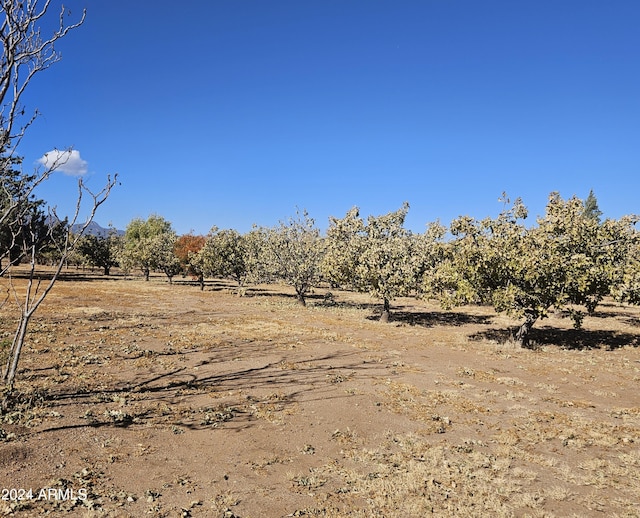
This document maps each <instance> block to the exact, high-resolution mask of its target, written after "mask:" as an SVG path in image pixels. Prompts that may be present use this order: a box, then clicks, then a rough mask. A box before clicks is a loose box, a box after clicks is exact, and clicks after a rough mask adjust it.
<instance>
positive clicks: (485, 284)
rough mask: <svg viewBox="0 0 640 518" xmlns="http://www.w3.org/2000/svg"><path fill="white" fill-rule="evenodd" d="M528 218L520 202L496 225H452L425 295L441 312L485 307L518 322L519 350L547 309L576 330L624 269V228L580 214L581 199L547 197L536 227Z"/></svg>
mask: <svg viewBox="0 0 640 518" xmlns="http://www.w3.org/2000/svg"><path fill="white" fill-rule="evenodd" d="M505 202H506V203H508V200H506V198H505ZM526 216H527V210H526V208H525V207H524V205H523V204H522V202H521V200H519V199H518V200H516V202H515V203H514V204H513V205H508V204H506V205H505V210H504V211H503V212H502V213H501V214H500V215H499V216H498V217H497V218H486V219H484V220H482V221H477V220H474V219H472V218H468V217H461V218H458V219H457V220H455V221H454V222H452V224H451V233H452V235H453V236H454V240H453V241H452V242H451V243H450V246H449V248H448V250H447V254H446V260H444V261H443V262H442V263H441V266H440V267H439V268H438V272H437V274H436V275H434V276H433V277H432V278H431V279H430V281H429V283H428V286H427V288H426V289H428V290H429V291H431V293H438V294H439V295H440V297H441V300H442V301H443V304H444V305H445V306H450V305H454V304H463V303H468V302H479V303H489V304H492V305H493V307H494V308H495V309H496V311H498V312H505V313H507V314H508V315H511V316H514V317H516V318H523V319H524V321H523V323H522V324H521V326H520V327H519V329H518V331H517V333H516V336H515V338H516V340H517V341H518V342H519V343H520V344H521V345H522V346H523V347H527V346H528V345H529V340H530V335H529V332H530V330H531V328H532V327H533V325H534V324H535V322H536V321H537V320H539V319H542V318H546V317H547V316H548V313H549V310H550V309H551V308H555V309H566V310H567V313H568V314H569V315H570V316H571V318H572V319H573V321H574V326H575V327H576V328H579V327H580V326H581V324H582V320H583V318H584V316H585V314H591V313H593V311H594V310H595V308H596V307H597V305H598V304H599V303H600V301H601V300H602V298H603V297H605V296H607V295H610V294H613V293H614V292H615V290H616V288H617V287H618V286H619V285H620V284H621V282H622V280H623V278H624V275H625V271H626V270H627V263H628V253H627V251H626V248H625V247H624V246H620V243H621V242H626V241H627V239H628V234H629V232H630V228H629V222H628V221H626V220H625V221H619V222H616V221H607V222H605V223H604V224H602V225H601V224H598V222H597V221H596V220H595V219H593V218H591V217H587V216H586V215H585V213H584V204H583V202H582V201H581V200H580V199H578V198H575V197H574V198H571V199H569V200H566V201H565V200H563V199H562V198H561V197H560V196H559V195H558V194H557V193H552V194H551V195H550V197H549V202H548V204H547V207H546V211H545V214H544V216H542V217H540V218H538V221H537V226H534V227H530V228H529V227H526V226H525V225H524V224H523V223H522V220H523V219H524V218H526Z"/></svg>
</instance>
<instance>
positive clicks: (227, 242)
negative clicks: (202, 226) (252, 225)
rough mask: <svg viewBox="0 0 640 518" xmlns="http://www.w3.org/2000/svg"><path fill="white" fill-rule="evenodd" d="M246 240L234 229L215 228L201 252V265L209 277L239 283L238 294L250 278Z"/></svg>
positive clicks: (240, 293)
mask: <svg viewBox="0 0 640 518" xmlns="http://www.w3.org/2000/svg"><path fill="white" fill-rule="evenodd" d="M245 245H246V240H245V238H244V236H243V235H241V234H240V233H239V232H237V231H236V230H233V229H229V230H219V229H218V228H217V227H213V228H212V229H211V232H210V233H209V236H208V237H207V241H206V243H205V245H204V247H203V249H202V251H201V264H202V269H203V271H204V272H205V274H206V275H207V276H209V277H221V278H230V279H233V280H234V281H235V282H237V283H238V294H239V295H242V290H243V287H244V285H245V283H246V281H247V277H248V276H249V273H250V272H249V268H248V264H247V250H246V246H245Z"/></svg>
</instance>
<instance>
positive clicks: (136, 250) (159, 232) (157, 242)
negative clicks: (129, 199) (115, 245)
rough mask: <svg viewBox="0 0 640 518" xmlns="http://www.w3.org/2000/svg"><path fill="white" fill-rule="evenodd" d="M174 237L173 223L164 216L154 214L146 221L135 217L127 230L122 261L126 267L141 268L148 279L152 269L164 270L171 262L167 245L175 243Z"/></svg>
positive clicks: (146, 279) (145, 278)
mask: <svg viewBox="0 0 640 518" xmlns="http://www.w3.org/2000/svg"><path fill="white" fill-rule="evenodd" d="M174 238H175V232H174V231H173V229H172V228H171V223H170V222H169V221H167V220H166V219H164V218H163V217H162V216H158V215H156V214H152V215H151V216H149V218H147V220H146V221H145V220H143V219H140V218H135V219H133V220H131V222H130V223H129V225H127V229H126V230H125V234H124V248H123V251H122V256H121V262H122V263H123V266H125V268H126V269H130V268H132V267H134V268H140V270H142V273H143V274H144V280H145V281H148V280H149V274H150V272H151V271H152V270H156V269H160V270H162V269H163V268H164V266H165V264H167V261H169V262H170V259H171V257H170V255H169V254H168V253H167V245H168V242H172V243H175V239H174Z"/></svg>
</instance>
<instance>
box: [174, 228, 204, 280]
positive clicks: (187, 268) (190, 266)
mask: <svg viewBox="0 0 640 518" xmlns="http://www.w3.org/2000/svg"><path fill="white" fill-rule="evenodd" d="M205 242H206V237H205V236H199V235H198V236H196V235H194V234H192V233H189V234H184V235H182V236H180V237H179V238H178V239H177V241H176V243H175V246H174V253H175V255H176V257H177V258H178V261H179V262H180V268H181V271H182V273H183V275H190V276H191V277H195V278H196V279H198V283H199V284H200V289H204V274H203V272H202V269H201V268H200V267H199V266H198V264H197V260H196V258H197V256H198V253H199V252H200V250H202V247H203V246H204V244H205Z"/></svg>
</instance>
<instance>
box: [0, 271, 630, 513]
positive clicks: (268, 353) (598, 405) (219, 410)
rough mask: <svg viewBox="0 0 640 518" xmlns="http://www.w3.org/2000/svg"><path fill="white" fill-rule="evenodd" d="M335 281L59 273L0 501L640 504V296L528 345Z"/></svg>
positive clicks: (294, 506)
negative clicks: (384, 318)
mask: <svg viewBox="0 0 640 518" xmlns="http://www.w3.org/2000/svg"><path fill="white" fill-rule="evenodd" d="M4 282H5V284H6V283H7V280H6V279H5V280H4ZM15 282H16V283H17V285H18V291H20V283H21V282H22V281H20V280H19V279H18V280H16V281H15ZM325 293H326V290H318V291H317V293H316V294H315V295H314V296H312V297H311V298H310V300H309V302H308V306H307V307H306V308H305V307H301V306H299V305H298V304H297V303H296V301H295V298H294V296H293V292H292V291H291V290H290V289H289V288H287V287H280V286H275V287H274V286H260V287H257V288H254V289H250V290H249V293H248V295H247V296H245V297H238V296H236V295H235V294H234V293H233V290H232V287H231V285H229V284H227V283H224V282H215V283H211V284H209V285H207V287H206V289H205V291H203V292H201V291H200V290H199V289H198V288H197V287H195V286H191V285H189V283H188V282H186V281H183V282H180V283H176V284H174V285H172V286H170V285H168V284H167V283H166V282H164V280H163V279H162V278H161V277H153V278H152V280H151V281H150V282H144V281H143V280H140V279H124V278H123V277H121V276H115V277H112V278H108V277H103V276H100V275H97V274H78V273H74V272H70V273H67V274H65V278H64V279H62V280H61V281H59V282H58V284H57V285H56V287H55V288H54V290H53V292H52V293H51V295H50V297H49V298H48V299H47V301H46V302H45V303H44V305H43V307H42V308H41V310H40V311H39V312H38V314H37V316H36V317H35V319H34V321H33V323H32V325H31V327H30V332H29V334H28V339H27V343H26V347H25V350H24V353H23V357H22V360H21V370H20V372H19V374H18V381H17V385H16V394H15V395H13V396H12V397H11V398H10V399H6V400H5V403H7V404H8V407H7V409H6V410H5V411H4V412H3V413H2V415H0V488H4V489H6V490H9V489H16V490H18V489H25V490H28V489H31V490H32V491H33V493H32V498H25V499H22V500H18V501H16V500H15V499H13V498H12V496H15V495H16V494H17V493H16V492H13V493H11V492H10V491H3V495H2V496H3V497H6V498H5V499H4V500H0V516H25V517H27V516H40V515H48V516H91V517H93V516H96V517H97V516H110V517H116V516H117V517H129V516H131V517H140V516H157V517H161V516H162V517H164V516H168V517H188V516H202V517H227V518H232V517H238V518H249V517H254V518H259V517H285V516H326V517H340V516H353V517H370V516H371V517H376V516H379V517H403V518H404V517H421V516H427V515H430V514H433V515H436V516H455V517H465V516H469V517H478V516H495V517H500V516H538V517H542V516H545V517H553V516H579V517H587V516H607V517H612V516H640V511H639V509H640V449H639V446H640V391H639V390H638V383H639V381H640V349H639V348H638V343H639V340H640V311H639V310H638V309H636V308H631V307H628V306H623V305H619V304H615V303H613V302H610V301H609V302H607V303H605V304H603V305H602V306H601V307H600V308H599V310H598V312H597V313H596V315H594V316H593V317H590V318H587V319H586V320H585V324H584V329H583V330H582V331H574V330H572V329H571V327H570V322H569V321H568V320H565V319H562V318H560V316H552V317H551V318H549V319H547V320H544V321H542V322H539V323H537V324H536V327H535V328H534V331H533V334H534V336H533V339H534V340H535V341H536V343H537V346H536V348H535V350H523V349H520V348H518V347H516V346H515V345H514V344H513V343H512V342H511V341H509V332H508V330H509V329H510V328H511V327H513V326H514V325H516V324H517V322H514V321H511V320H509V319H507V318H505V317H503V316H499V315H496V314H495V313H494V312H493V311H492V310H491V308H485V307H464V308H460V309H457V310H455V311H443V310H441V309H440V308H439V307H438V306H436V305H433V304H429V303H426V302H420V301H415V300H413V299H400V300H397V301H395V302H394V305H393V307H392V310H394V313H393V314H392V319H391V321H390V322H389V323H386V324H385V323H380V322H378V321H376V316H377V315H378V314H379V311H380V308H379V306H378V304H377V302H376V301H374V300H371V299H370V298H369V297H367V296H365V295H360V294H354V293H349V292H342V291H337V292H334V293H333V295H334V297H333V299H332V298H331V297H325ZM14 311H15V304H13V303H12V302H11V298H10V301H9V302H7V303H6V304H5V305H4V306H3V308H2V309H1V310H0V324H1V326H2V327H1V329H2V331H3V334H2V336H0V346H2V349H0V354H2V351H4V354H5V355H6V348H7V343H8V342H10V339H11V336H12V334H13V329H14V325H15V320H14V318H15V315H14ZM5 397H6V394H5ZM43 488H44V489H45V492H44V494H46V495H47V498H39V496H41V495H42V493H40V490H41V489H43ZM51 488H52V489H53V492H49V489H51ZM85 495H86V498H85ZM78 496H80V498H77V497H78ZM72 497H73V498H72Z"/></svg>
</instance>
